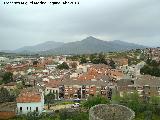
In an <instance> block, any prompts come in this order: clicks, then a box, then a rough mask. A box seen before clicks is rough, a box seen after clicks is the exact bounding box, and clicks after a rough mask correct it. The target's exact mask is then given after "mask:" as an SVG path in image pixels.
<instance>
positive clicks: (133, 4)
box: [0, 0, 160, 49]
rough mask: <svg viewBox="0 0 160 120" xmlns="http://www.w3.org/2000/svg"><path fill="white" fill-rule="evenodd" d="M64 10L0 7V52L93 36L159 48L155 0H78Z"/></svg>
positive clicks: (157, 7)
mask: <svg viewBox="0 0 160 120" xmlns="http://www.w3.org/2000/svg"><path fill="white" fill-rule="evenodd" d="M79 1H80V5H74V6H73V5H70V6H69V5H68V6H62V5H61V6H37V7H34V6H27V7H24V6H4V5H2V4H0V16H1V19H0V43H1V44H0V49H16V48H19V47H22V46H25V45H32V44H37V43H41V42H44V41H50V40H54V41H64V42H70V41H76V40H81V39H83V37H86V36H89V35H93V36H95V37H99V38H101V39H104V40H114V39H119V40H124V41H128V42H134V43H140V44H144V45H152V46H155V45H159V46H160V35H159V29H160V22H159V20H160V16H159V15H160V7H159V6H160V1H159V0H132V1H131V0H79Z"/></svg>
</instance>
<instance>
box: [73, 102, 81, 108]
mask: <svg viewBox="0 0 160 120" xmlns="http://www.w3.org/2000/svg"><path fill="white" fill-rule="evenodd" d="M79 106H80V104H79V103H74V104H72V106H71V107H72V108H78V107H79Z"/></svg>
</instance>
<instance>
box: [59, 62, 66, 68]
mask: <svg viewBox="0 0 160 120" xmlns="http://www.w3.org/2000/svg"><path fill="white" fill-rule="evenodd" d="M57 68H58V69H69V66H68V65H67V63H66V62H63V63H62V64H60V65H58V66H57Z"/></svg>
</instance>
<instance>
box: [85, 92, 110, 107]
mask: <svg viewBox="0 0 160 120" xmlns="http://www.w3.org/2000/svg"><path fill="white" fill-rule="evenodd" d="M107 103H110V101H109V100H108V99H107V98H105V97H102V96H100V95H97V96H90V97H89V98H88V100H87V101H86V102H84V103H83V107H85V108H91V107H92V106H95V105H98V104H107Z"/></svg>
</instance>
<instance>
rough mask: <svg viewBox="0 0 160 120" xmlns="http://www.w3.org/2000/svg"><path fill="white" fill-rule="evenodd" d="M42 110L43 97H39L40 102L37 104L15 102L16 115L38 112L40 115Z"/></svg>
mask: <svg viewBox="0 0 160 120" xmlns="http://www.w3.org/2000/svg"><path fill="white" fill-rule="evenodd" d="M43 110H44V95H42V96H41V101H39V102H23V103H19V102H17V114H27V113H28V112H34V111H36V112H38V113H39V114H41V113H42V111H43Z"/></svg>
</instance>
